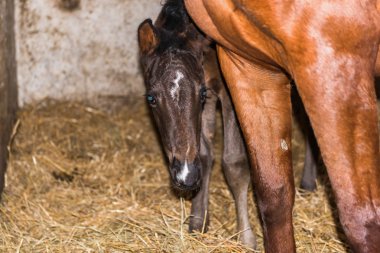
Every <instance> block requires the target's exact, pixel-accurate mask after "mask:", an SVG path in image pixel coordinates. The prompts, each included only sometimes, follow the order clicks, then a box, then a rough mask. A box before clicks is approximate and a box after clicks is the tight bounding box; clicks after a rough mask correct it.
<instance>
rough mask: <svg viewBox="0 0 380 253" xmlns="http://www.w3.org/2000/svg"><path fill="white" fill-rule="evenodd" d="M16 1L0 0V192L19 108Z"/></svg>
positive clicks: (2, 186)
mask: <svg viewBox="0 0 380 253" xmlns="http://www.w3.org/2000/svg"><path fill="white" fill-rule="evenodd" d="M14 38H15V36H14V1H13V0H1V1H0V193H1V192H2V191H3V188H4V174H5V171H6V166H7V162H6V161H7V158H8V149H7V146H8V143H9V139H10V135H11V133H12V127H13V123H14V121H15V115H16V110H17V75H16V60H15V39H14Z"/></svg>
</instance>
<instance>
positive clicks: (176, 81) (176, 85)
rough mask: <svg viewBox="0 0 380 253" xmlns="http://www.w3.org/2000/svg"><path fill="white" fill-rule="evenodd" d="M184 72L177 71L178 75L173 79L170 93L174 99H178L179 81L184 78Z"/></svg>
mask: <svg viewBox="0 0 380 253" xmlns="http://www.w3.org/2000/svg"><path fill="white" fill-rule="evenodd" d="M183 77H184V76H183V74H182V72H181V71H178V70H177V71H176V77H175V79H174V80H173V83H174V85H173V87H172V88H171V89H170V95H171V97H172V98H173V99H174V100H178V93H179V92H178V89H179V81H181V79H182V78H183Z"/></svg>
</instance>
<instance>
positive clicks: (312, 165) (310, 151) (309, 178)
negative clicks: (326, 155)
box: [301, 126, 319, 191]
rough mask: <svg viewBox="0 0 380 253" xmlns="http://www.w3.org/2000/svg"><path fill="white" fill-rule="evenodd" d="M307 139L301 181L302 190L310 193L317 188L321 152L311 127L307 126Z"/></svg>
mask: <svg viewBox="0 0 380 253" xmlns="http://www.w3.org/2000/svg"><path fill="white" fill-rule="evenodd" d="M305 139H306V141H305V149H306V152H305V164H304V166H303V174H302V179H301V188H302V189H305V190H308V191H314V190H315V189H316V188H317V182H316V180H317V161H318V155H319V151H318V145H317V143H316V140H315V137H314V134H313V130H312V129H311V126H307V129H306V131H305Z"/></svg>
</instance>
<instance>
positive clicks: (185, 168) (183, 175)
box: [177, 160, 190, 182]
mask: <svg viewBox="0 0 380 253" xmlns="http://www.w3.org/2000/svg"><path fill="white" fill-rule="evenodd" d="M189 172H190V171H189V167H188V166H187V160H185V165H184V166H183V168H182V169H181V172H180V173H178V174H177V179H178V180H181V181H182V182H185V181H186V178H187V175H189Z"/></svg>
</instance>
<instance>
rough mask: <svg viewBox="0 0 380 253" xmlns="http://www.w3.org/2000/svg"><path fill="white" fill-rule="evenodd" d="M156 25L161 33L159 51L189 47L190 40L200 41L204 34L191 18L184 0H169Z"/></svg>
mask: <svg viewBox="0 0 380 253" xmlns="http://www.w3.org/2000/svg"><path fill="white" fill-rule="evenodd" d="M155 26H156V28H157V29H158V32H159V33H160V45H159V48H158V50H157V51H161V52H163V51H166V50H168V49H184V50H186V49H189V46H190V43H189V42H191V41H198V40H199V39H200V36H202V35H201V34H200V32H199V31H198V29H197V28H196V27H195V25H194V23H193V21H192V20H191V19H190V16H189V14H188V13H187V11H186V8H185V5H184V2H183V0H167V1H166V2H165V4H164V5H163V7H162V9H161V12H160V14H159V15H158V18H157V20H156V22H155Z"/></svg>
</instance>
